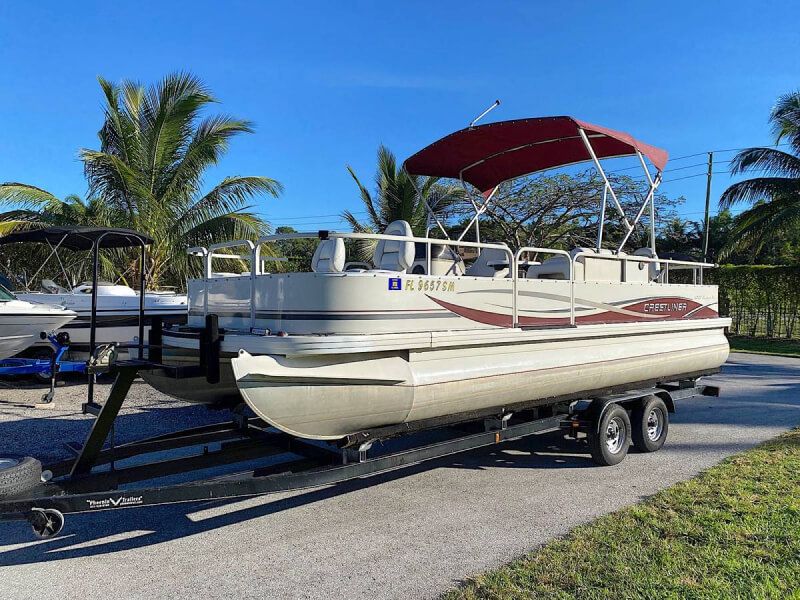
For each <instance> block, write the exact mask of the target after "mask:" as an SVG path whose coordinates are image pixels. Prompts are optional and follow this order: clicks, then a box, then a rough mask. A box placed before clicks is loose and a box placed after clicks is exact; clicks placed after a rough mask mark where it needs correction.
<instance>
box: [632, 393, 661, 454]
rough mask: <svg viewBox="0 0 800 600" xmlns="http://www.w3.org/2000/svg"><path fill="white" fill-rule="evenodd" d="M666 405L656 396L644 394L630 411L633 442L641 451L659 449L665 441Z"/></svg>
mask: <svg viewBox="0 0 800 600" xmlns="http://www.w3.org/2000/svg"><path fill="white" fill-rule="evenodd" d="M668 414H669V413H668V411H667V405H666V404H664V401H663V400H662V399H661V398H659V397H658V396H646V397H644V398H642V400H641V402H638V403H637V404H636V406H635V408H634V409H633V411H632V412H631V424H632V426H633V431H632V437H633V443H634V445H635V446H636V448H638V449H639V450H641V451H642V452H655V451H656V450H660V449H661V446H663V445H664V442H666V441H667V431H669V416H668Z"/></svg>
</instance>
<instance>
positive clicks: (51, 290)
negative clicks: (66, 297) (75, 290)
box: [42, 279, 69, 294]
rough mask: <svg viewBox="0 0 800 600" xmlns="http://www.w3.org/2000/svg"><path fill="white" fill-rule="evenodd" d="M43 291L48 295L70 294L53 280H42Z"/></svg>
mask: <svg viewBox="0 0 800 600" xmlns="http://www.w3.org/2000/svg"><path fill="white" fill-rule="evenodd" d="M42 291H43V292H45V293H47V294H68V293H69V292H68V291H67V290H65V289H64V288H63V287H61V286H60V285H58V284H57V283H56V282H55V281H53V280H52V279H42Z"/></svg>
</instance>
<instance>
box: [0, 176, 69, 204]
mask: <svg viewBox="0 0 800 600" xmlns="http://www.w3.org/2000/svg"><path fill="white" fill-rule="evenodd" d="M57 200H58V199H57V198H56V197H55V196H53V194H51V193H50V192H48V191H46V190H43V189H41V188H38V187H35V186H32V185H26V184H24V183H16V182H8V183H3V184H0V206H19V207H21V208H32V209H35V208H40V207H42V206H47V205H48V204H49V203H51V202H53V201H57Z"/></svg>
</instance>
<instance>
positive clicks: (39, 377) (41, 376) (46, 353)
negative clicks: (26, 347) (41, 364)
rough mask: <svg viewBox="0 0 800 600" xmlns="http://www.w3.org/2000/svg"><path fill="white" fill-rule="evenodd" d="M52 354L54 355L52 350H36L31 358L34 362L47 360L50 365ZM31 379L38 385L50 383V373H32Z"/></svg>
mask: <svg viewBox="0 0 800 600" xmlns="http://www.w3.org/2000/svg"><path fill="white" fill-rule="evenodd" d="M53 354H55V352H54V351H53V349H52V348H37V349H36V350H34V351H33V353H32V355H31V358H35V359H36V360H49V361H51V363H52V360H53ZM32 377H33V379H34V380H35V381H37V382H39V383H50V379H51V374H50V372H47V373H42V372H41V371H40V372H38V373H34V374H33V375H32Z"/></svg>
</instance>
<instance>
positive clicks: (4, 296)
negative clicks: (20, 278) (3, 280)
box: [0, 284, 17, 302]
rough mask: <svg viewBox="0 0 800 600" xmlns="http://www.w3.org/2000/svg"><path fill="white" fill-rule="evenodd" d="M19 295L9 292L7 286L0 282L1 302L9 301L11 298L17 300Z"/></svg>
mask: <svg viewBox="0 0 800 600" xmlns="http://www.w3.org/2000/svg"><path fill="white" fill-rule="evenodd" d="M16 299H17V297H16V296H15V295H14V294H12V293H11V292H9V291H8V290H7V289H6V288H5V286H3V285H2V284H0V302H8V301H9V300H16Z"/></svg>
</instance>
